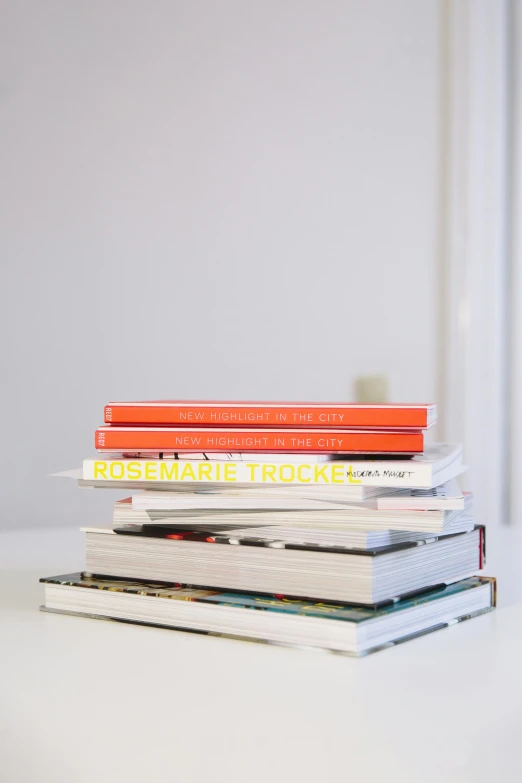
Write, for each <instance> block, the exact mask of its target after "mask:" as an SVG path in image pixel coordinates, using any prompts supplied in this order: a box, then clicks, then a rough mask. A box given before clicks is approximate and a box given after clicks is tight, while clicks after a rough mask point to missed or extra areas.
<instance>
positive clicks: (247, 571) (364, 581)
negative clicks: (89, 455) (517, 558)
mask: <svg viewBox="0 0 522 783" xmlns="http://www.w3.org/2000/svg"><path fill="white" fill-rule="evenodd" d="M85 533H86V551H87V557H86V570H87V571H89V572H90V573H92V574H97V575H104V576H108V575H110V576H117V577H123V578H126V579H139V580H144V581H149V580H153V581H162V582H163V581H165V582H172V581H179V582H183V583H188V584H198V585H206V586H208V587H217V588H220V589H227V590H240V591H245V590H246V591H248V592H260V593H281V594H283V595H292V596H295V597H303V598H307V599H309V598H314V599H316V600H328V601H342V602H343V603H353V604H362V605H365V606H374V605H377V604H380V603H383V602H385V601H391V600H395V599H396V598H398V597H401V596H404V595H405V594H408V593H411V592H412V591H416V590H424V589H426V588H428V587H432V586H433V585H440V584H441V583H443V582H444V583H448V582H455V581H458V580H460V579H464V578H466V577H468V576H471V575H472V574H475V573H476V572H477V571H479V570H480V569H481V568H482V566H483V556H484V535H483V529H482V528H475V529H474V530H472V531H471V532H469V533H459V534H455V535H451V536H443V537H440V538H437V537H433V538H431V539H429V540H426V541H425V542H423V543H422V544H421V545H418V542H406V543H403V544H397V545H395V546H393V547H389V548H384V549H378V550H371V551H370V550H366V551H362V550H360V549H358V550H350V549H344V548H336V549H329V550H328V551H325V550H324V549H321V548H320V547H313V546H307V545H293V544H288V545H285V546H283V547H280V548H274V547H270V546H266V545H264V544H262V545H258V544H255V543H252V542H242V543H244V544H245V545H241V546H235V545H233V542H232V541H231V540H230V538H229V537H227V536H224V537H223V538H221V537H214V538H211V539H209V538H206V537H203V536H201V535H198V534H197V533H193V534H192V535H191V536H190V537H189V536H183V537H182V538H181V539H180V537H179V536H177V535H176V534H165V533H164V532H163V531H159V532H158V531H155V529H154V527H153V526H149V527H147V528H146V530H145V528H144V532H143V533H140V534H136V535H133V534H131V533H130V531H127V530H125V531H122V532H115V531H113V530H111V529H105V528H102V529H98V528H88V529H86V530H85Z"/></svg>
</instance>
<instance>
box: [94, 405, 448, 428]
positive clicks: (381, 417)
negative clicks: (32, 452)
mask: <svg viewBox="0 0 522 783" xmlns="http://www.w3.org/2000/svg"><path fill="white" fill-rule="evenodd" d="M436 420H437V406H436V405H432V404H421V405H418V404H410V403H408V404H373V405H364V404H360V403H346V402H214V401H198V400H196V401H194V400H152V401H148V402H147V401H146V402H110V403H109V404H108V405H106V406H105V422H106V423H107V424H127V425H136V424H142V425H145V424H149V425H150V424H152V425H167V426H174V427H179V426H181V425H188V426H191V425H192V426H203V425H210V426H213V427H227V426H232V427H235V426H245V427H308V428H314V427H315V428H320V429H323V428H329V427H332V428H334V429H335V428H338V429H341V428H343V427H348V428H351V429H355V428H359V427H360V428H362V429H381V430H402V429H405V430H408V429H411V430H422V429H428V428H429V427H431V426H432V425H433V424H435V422H436Z"/></svg>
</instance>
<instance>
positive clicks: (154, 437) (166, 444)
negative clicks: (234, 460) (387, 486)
mask: <svg viewBox="0 0 522 783" xmlns="http://www.w3.org/2000/svg"><path fill="white" fill-rule="evenodd" d="M95 446H96V448H97V449H98V451H108V452H111V451H112V452H129V451H132V452H139V453H147V452H149V451H152V452H157V451H159V452H161V451H176V452H183V451H191V452H194V451H203V452H223V451H224V452H227V451H248V452H252V453H255V452H256V451H260V452H263V453H265V452H269V451H278V452H287V453H292V452H306V451H309V452H311V453H314V452H317V453H327V454H418V453H420V452H422V450H423V448H424V435H423V433H422V432H417V431H412V432H400V431H395V432H392V431H387V432H380V431H372V430H334V429H332V430H319V429H301V430H299V429H289V428H287V429H284V428H280V429H268V428H267V429H263V428H255V429H251V428H247V427H245V428H237V427H219V428H214V427H194V426H190V427H118V426H114V425H107V426H104V427H98V429H97V430H96V433H95Z"/></svg>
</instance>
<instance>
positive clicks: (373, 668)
mask: <svg viewBox="0 0 522 783" xmlns="http://www.w3.org/2000/svg"><path fill="white" fill-rule="evenodd" d="M513 546H514V544H513V545H512V542H511V540H507V539H506V542H505V546H504V549H503V551H504V552H505V553H506V554H505V557H507V558H508V560H509V562H513ZM501 549H502V548H501V547H500V546H498V547H497V551H496V555H495V557H496V562H497V564H498V567H499V568H502V569H503V570H504V571H505V572H506V576H505V582H506V585H508V587H509V591H508V593H509V595H508V596H506V600H504V601H502V602H501V603H502V604H503V605H501V607H500V608H499V609H497V610H496V611H495V612H492V613H490V614H488V615H484V616H482V617H479V618H476V619H474V620H471V621H469V622H465V623H461V624H459V625H457V626H454V627H452V628H448V629H446V630H443V631H439V632H436V633H433V634H429V635H427V636H425V637H422V638H420V639H417V640H415V641H411V642H408V643H406V644H403V645H400V646H399V647H396V648H392V649H388V650H384V651H382V652H379V653H376V654H374V655H371V656H368V657H366V658H360V659H351V658H347V657H343V656H336V655H332V654H330V653H323V652H313V651H308V650H298V649H291V648H284V647H277V646H272V645H264V644H253V643H248V642H241V641H234V640H229V639H219V638H212V637H206V636H203V635H197V634H190V633H183V632H174V631H168V630H160V629H153V628H143V627H138V626H132V625H125V624H119V623H109V622H101V621H96V620H87V619H82V618H76V617H67V616H57V615H51V614H45V613H42V612H39V611H38V606H39V605H40V604H41V603H42V602H43V587H42V586H41V585H39V584H38V578H39V577H40V576H51V575H55V574H59V573H70V572H72V571H75V570H81V568H82V564H83V537H82V536H81V534H80V533H79V532H77V531H74V530H62V531H23V532H20V533H3V534H0V569H1V571H0V575H1V585H0V588H1V589H0V750H1V754H0V780H1V781H2V783H4V781H5V783H18V782H19V781H23V782H24V783H26V782H27V783H32V781H38V783H46V782H47V781H49V783H62V781H63V782H64V783H83V782H84V781H89V783H105V782H106V781H107V783H109V782H110V783H119V782H120V781H121V783H134V782H135V781H136V783H137V782H138V781H139V782H140V783H163V781H176V783H186V782H188V783H191V782H192V781H205V782H206V781H209V782H212V783H213V781H241V783H256V782H257V781H314V783H318V782H321V783H323V782H327V783H330V781H354V782H356V783H358V782H359V781H374V780H383V781H387V783H389V782H390V781H401V783H405V781H406V782H409V781H412V783H413V782H414V783H430V782H431V781H437V783H442V782H443V783H454V782H457V781H459V782H460V781H473V782H474V783H481V781H488V783H491V781H492V780H495V781H501V783H506V782H510V781H517V782H518V781H520V780H522V603H518V601H520V600H521V599H522V595H520V593H519V592H517V590H518V589H520V588H518V587H517V585H518V581H517V579H516V569H511V571H510V570H509V568H508V567H507V561H505V560H503V559H502V554H501ZM519 551H522V550H519ZM518 562H520V560H518ZM488 572H491V568H490V569H488ZM508 572H509V573H511V576H510V575H509V573H508ZM500 588H502V580H501V583H500Z"/></svg>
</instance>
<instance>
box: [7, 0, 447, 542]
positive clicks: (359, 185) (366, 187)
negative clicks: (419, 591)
mask: <svg viewBox="0 0 522 783" xmlns="http://www.w3.org/2000/svg"><path fill="white" fill-rule="evenodd" d="M2 10H3V14H2V23H1V25H0V65H1V68H0V164H1V172H2V173H1V180H0V195H1V210H2V217H3V220H2V222H3V228H2V231H1V233H0V259H1V265H2V307H1V318H2V324H1V334H2V343H3V346H2V358H3V362H2V364H3V368H2V407H1V411H2V467H1V475H2V489H1V495H0V503H1V508H2V514H1V522H0V524H1V525H3V526H7V527H10V526H13V527H14V526H19V525H40V524H57V525H60V524H67V525H73V526H77V525H79V524H85V523H94V522H96V523H105V522H107V523H109V520H110V511H111V501H112V494H111V493H109V492H99V493H97V492H87V491H86V490H83V491H80V490H79V489H77V488H76V486H75V485H74V483H73V482H66V481H65V480H58V479H49V478H46V475H47V474H48V473H50V472H53V471H58V470H63V469H66V468H69V467H75V466H79V464H80V462H81V459H82V458H83V457H85V456H88V455H90V454H91V453H92V451H93V448H92V442H93V430H94V428H95V426H96V425H97V424H98V423H100V422H101V418H102V406H103V404H104V403H105V402H107V401H108V400H109V399H111V398H112V399H114V398H122V399H125V398H126V399H132V398H162V397H163V398H164V397H199V398H201V397H211V398H212V397H214V398H219V397H222V398H267V399H270V398H272V399H282V398H289V399H290V398H294V399H296V398H299V399H305V398H308V399H312V400H313V399H349V398H350V396H351V394H352V384H353V379H354V377H355V376H356V375H358V374H360V373H367V372H385V373H387V374H388V375H389V377H390V384H391V394H392V399H395V400H404V401H408V400H410V401H415V400H416V401H419V400H420V401H423V400H432V399H435V397H436V375H437V368H436V351H437V339H436V338H437V323H436V319H437V299H436V293H437V292H436V287H437V279H438V270H437V230H438V221H439V214H438V187H439V184H438V177H437V166H438V154H439V133H438V127H439V105H438V94H439V67H438V66H439V63H438V35H439V19H438V3H437V2H436V0H422V1H420V0H387V2H382V0H313V1H312V0H265V2H263V3H258V2H254V0H250V1H249V2H245V0H219V2H218V1H217V0H215V1H214V2H213V1H211V0H200V1H199V2H197V3H195V2H190V0H184V1H180V0H165V2H162V1H161V0H149V2H147V3H143V2H138V1H133V0H125V2H124V0H112V1H111V2H104V1H103V0H90V2H88V3H85V2H80V1H79V0H48V2H46V3H41V2H38V1H37V0H4V1H3V3H2ZM22 464H23V465H24V466H25V469H24V470H23V471H22V470H20V466H21V465H22Z"/></svg>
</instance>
